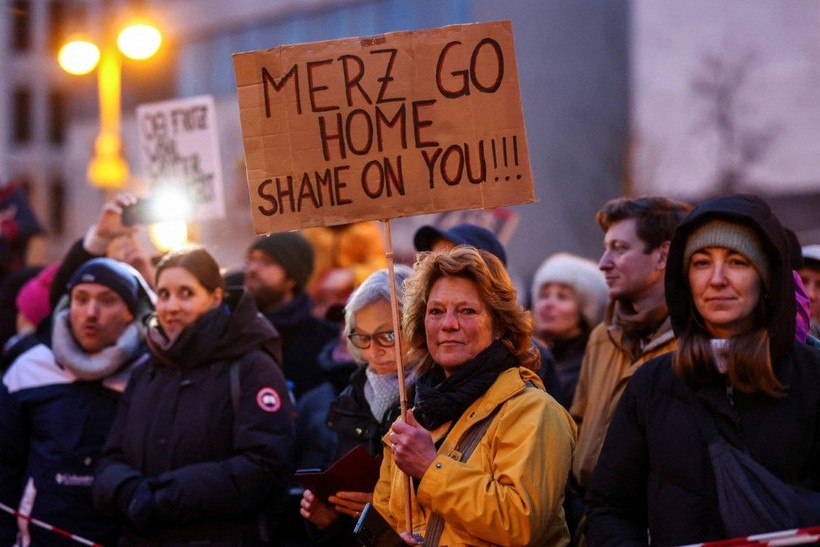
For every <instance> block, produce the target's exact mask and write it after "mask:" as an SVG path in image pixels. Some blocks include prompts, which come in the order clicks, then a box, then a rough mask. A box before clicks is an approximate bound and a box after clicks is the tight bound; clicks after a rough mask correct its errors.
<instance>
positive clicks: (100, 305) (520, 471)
mask: <svg viewBox="0 0 820 547" xmlns="http://www.w3.org/2000/svg"><path fill="white" fill-rule="evenodd" d="M133 199H134V198H133V196H129V195H121V196H118V197H117V198H116V199H114V200H112V201H110V202H108V203H106V204H104V205H103V207H102V209H101V211H100V214H99V217H98V218H97V219H96V221H95V222H94V223H93V224H92V225H91V226H90V227H89V230H88V232H87V234H86V235H85V236H84V237H83V238H82V239H80V240H78V241H77V242H76V243H75V244H74V245H73V246H72V247H71V248H70V249H69V250H68V251H67V252H66V254H65V256H64V257H62V259H61V260H60V261H59V262H55V263H52V264H49V265H47V266H44V267H33V268H31V267H30V268H26V269H24V268H22V267H20V268H18V269H17V271H19V272H20V273H19V274H18V275H15V274H16V273H17V272H10V273H6V278H7V279H4V280H3V282H2V284H0V307H2V308H3V309H2V310H0V311H2V312H3V313H4V314H5V315H8V314H9V313H10V312H13V313H14V314H15V315H16V316H17V317H15V318H14V319H15V323H14V325H13V326H9V325H8V324H7V325H5V329H4V332H3V335H4V336H3V340H2V342H3V346H2V347H3V349H2V356H1V357H0V365H1V366H2V372H3V381H2V385H0V545H20V546H52V545H54V546H62V545H74V544H76V543H77V542H80V543H86V544H98V545H106V546H114V545H123V546H139V545H162V546H183V545H214V546H239V545H283V546H291V547H307V546H312V545H328V546H346V545H359V544H362V543H360V542H364V544H368V543H366V540H367V539H368V538H366V537H365V536H366V535H368V537H369V540H370V541H372V543H370V544H373V545H376V544H377V543H376V541H377V540H376V539H373V538H372V537H370V536H372V533H369V534H358V535H357V534H356V532H354V530H355V529H356V528H357V523H358V524H359V525H361V524H362V523H361V522H359V521H360V520H363V519H362V515H363V514H364V515H368V514H371V515H372V514H377V515H378V516H379V517H380V518H381V519H383V520H384V521H385V522H386V524H387V526H388V527H389V528H392V530H393V531H395V533H396V534H395V541H397V542H399V543H397V544H405V545H416V544H421V545H425V546H427V545H429V546H435V545H451V546H452V545H478V546H485V545H486V546H490V545H519V546H525V545H535V546H541V545H544V546H553V545H555V546H562V545H590V546H597V545H647V544H653V545H680V544H691V543H701V542H708V541H717V540H723V539H728V538H732V537H738V536H745V535H749V534H755V533H761V532H771V531H776V530H781V529H789V528H797V527H801V526H812V525H820V340H818V339H817V336H818V334H820V245H817V244H805V245H802V246H801V244H800V242H799V241H797V239H796V237H795V235H794V233H792V232H790V231H789V230H788V229H787V228H785V227H784V226H783V223H782V222H781V220H780V219H778V218H777V217H776V216H775V215H774V214H773V213H772V212H771V210H770V208H769V207H768V205H767V204H766V202H765V201H764V200H763V199H761V198H759V197H756V196H753V195H728V196H720V197H715V198H710V199H706V200H704V201H703V202H701V203H699V204H696V205H695V204H691V205H690V204H687V203H683V202H680V201H675V200H672V199H668V198H664V197H657V196H644V197H636V198H626V197H624V198H617V199H613V200H610V201H608V202H606V203H603V204H602V206H601V208H600V210H599V211H598V214H597V217H596V219H595V221H597V224H598V225H599V227H600V229H601V232H602V239H603V253H602V255H601V256H600V257H599V258H598V260H597V262H596V261H595V260H593V259H592V257H582V256H577V255H574V254H571V253H568V252H559V253H556V254H553V255H552V256H549V257H547V258H546V260H545V261H544V262H543V264H542V265H541V266H540V267H539V268H538V269H537V271H536V272H535V273H534V275H533V278H532V283H531V286H530V287H529V290H528V291H521V290H519V289H517V288H516V286H515V284H514V283H513V281H512V279H511V277H510V275H509V274H508V271H507V254H506V251H505V249H504V246H503V245H502V244H501V242H500V241H499V240H498V238H497V237H496V236H495V235H494V234H493V233H492V232H491V231H490V230H487V229H485V228H483V227H480V226H476V225H472V224H460V225H457V226H451V227H438V226H423V227H422V228H420V229H419V230H418V231H417V232H416V233H415V236H414V238H413V243H414V246H415V248H416V250H417V251H418V254H417V256H416V260H415V262H414V263H413V264H407V265H404V264H396V265H392V264H390V265H389V267H388V268H386V266H388V264H387V262H386V257H385V252H384V249H385V245H384V242H383V241H382V240H381V234H380V232H379V231H378V229H377V227H376V226H375V224H373V223H357V224H354V225H350V226H344V227H333V228H322V229H313V230H311V231H309V232H308V231H305V232H288V233H275V234H270V235H265V236H260V237H257V238H256V239H254V240H252V241H250V242H249V244H248V246H247V250H246V254H245V258H246V259H245V264H244V267H243V268H241V269H240V270H236V271H226V270H225V269H224V268H221V267H220V265H219V264H218V263H217V261H216V260H215V258H214V257H213V255H212V254H211V253H210V252H209V251H208V250H207V249H205V248H203V247H196V246H192V247H188V248H185V249H182V250H179V251H174V252H171V253H168V254H165V255H163V256H161V257H154V256H152V255H151V253H148V252H146V251H144V250H143V248H142V247H141V246H140V244H139V242H138V239H137V238H135V237H134V234H135V230H137V229H138V228H136V227H133V226H125V225H124V224H123V223H122V216H121V215H122V210H123V207H125V206H126V205H128V204H129V203H131V202H132V201H133ZM590 220H591V222H592V219H590ZM6 323H8V321H6ZM362 448H364V450H365V451H366V453H367V454H368V455H369V456H368V457H369V458H371V459H372V460H373V461H374V462H377V463H374V465H378V466H379V471H378V480H377V481H376V482H375V485H373V484H370V485H360V486H358V487H350V488H346V489H343V490H338V491H332V492H330V493H320V492H318V491H314V490H312V489H311V488H310V487H308V488H305V487H303V485H302V484H301V483H300V480H299V477H300V474H299V473H296V471H297V470H299V469H304V468H317V469H319V470H324V469H328V468H330V467H331V466H332V465H333V464H334V463H336V462H338V461H339V460H344V458H346V457H348V456H349V455H350V454H353V453H354V452H355V451H356V449H358V450H362ZM374 480H375V477H374ZM371 532H372V531H371Z"/></svg>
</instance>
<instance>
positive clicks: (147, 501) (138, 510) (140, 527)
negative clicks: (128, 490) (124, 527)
mask: <svg viewBox="0 0 820 547" xmlns="http://www.w3.org/2000/svg"><path fill="white" fill-rule="evenodd" d="M126 516H127V518H128V522H129V523H130V525H131V528H133V529H134V530H135V531H136V532H137V533H138V534H141V535H146V534H149V533H150V532H153V531H154V530H156V529H157V528H159V527H160V526H161V525H162V524H163V518H162V515H161V514H160V512H159V507H157V503H156V501H155V500H154V492H153V490H152V488H151V483H150V481H149V480H148V479H142V480H140V482H139V485H138V486H137V489H136V490H135V491H134V495H133V496H132V497H131V501H130V503H129V504H128V512H127V514H126Z"/></svg>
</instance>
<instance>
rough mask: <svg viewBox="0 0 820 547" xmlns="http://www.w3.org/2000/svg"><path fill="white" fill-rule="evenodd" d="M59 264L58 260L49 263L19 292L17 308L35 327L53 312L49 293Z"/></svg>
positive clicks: (16, 302) (16, 300)
mask: <svg viewBox="0 0 820 547" xmlns="http://www.w3.org/2000/svg"><path fill="white" fill-rule="evenodd" d="M59 265H60V264H59V263H58V262H54V263H53V264H49V265H48V266H46V267H45V268H43V270H42V271H41V272H40V273H38V274H37V275H36V276H34V277H33V278H31V279H30V280H29V281H28V282H27V283H26V284H25V285H23V287H22V288H21V289H20V292H18V293H17V298H16V299H15V304H17V310H18V311H19V312H20V313H21V314H22V315H23V317H25V318H26V319H27V320H28V321H29V322H30V323H31V324H32V325H34V326H35V327H36V326H37V325H39V324H40V322H41V321H42V320H43V319H45V318H46V317H47V316H48V314H49V313H51V306H50V304H49V301H48V293H49V290H50V288H51V280H52V279H54V274H56V273H57V267H58V266H59Z"/></svg>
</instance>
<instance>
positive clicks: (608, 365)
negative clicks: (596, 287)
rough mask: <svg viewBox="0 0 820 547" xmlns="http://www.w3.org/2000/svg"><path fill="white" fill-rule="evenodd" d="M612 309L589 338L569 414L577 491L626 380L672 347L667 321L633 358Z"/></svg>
mask: <svg viewBox="0 0 820 547" xmlns="http://www.w3.org/2000/svg"><path fill="white" fill-rule="evenodd" d="M614 309H615V306H614V305H613V304H610V306H609V308H608V309H607V314H606V318H605V319H604V322H603V323H601V324H600V325H598V326H597V327H595V328H594V329H592V332H591V333H590V335H589V340H588V341H587V347H586V351H585V353H584V358H583V362H582V364H581V374H580V377H579V378H578V385H577V387H576V390H575V398H574V399H573V401H572V407H571V408H570V411H569V412H570V414H571V415H572V417H573V418H575V421H576V422H578V426H579V431H578V445H577V446H576V447H575V454H574V455H573V458H572V476H573V479H574V482H575V484H576V486H579V487H581V489H585V488H586V487H587V486H589V482H590V480H591V479H592V472H593V471H594V470H595V465H596V463H597V462H598V455H599V454H600V452H601V446H603V444H604V438H605V437H606V432H607V429H608V428H609V423H610V422H611V421H612V416H613V414H614V413H615V408H616V407H617V405H618V401H619V400H620V398H621V395H622V394H623V392H624V389H625V388H626V384H627V383H628V382H629V379H630V378H631V377H632V375H633V374H634V373H635V371H636V370H638V368H639V367H640V366H641V365H643V364H644V363H646V362H647V361H649V360H650V359H652V358H654V357H657V356H658V355H662V354H664V353H666V352H669V351H672V350H673V349H674V348H675V336H674V333H673V332H672V324H671V322H670V321H669V319H668V318H667V319H666V320H665V321H664V322H663V323H662V324H661V326H660V327H658V329H657V330H656V331H655V333H654V334H653V335H652V336H651V337H650V341H649V342H648V343H647V344H646V346H644V348H643V353H642V354H641V355H640V356H639V357H638V358H637V359H636V358H633V357H632V355H631V354H630V352H629V351H628V350H627V349H626V346H625V344H624V343H623V330H622V329H621V328H620V327H619V326H618V322H617V317H616V315H615V311H614Z"/></svg>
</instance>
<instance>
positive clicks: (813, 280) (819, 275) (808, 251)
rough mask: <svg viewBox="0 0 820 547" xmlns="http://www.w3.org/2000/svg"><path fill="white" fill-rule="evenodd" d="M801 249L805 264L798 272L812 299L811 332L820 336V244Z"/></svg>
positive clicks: (815, 335)
mask: <svg viewBox="0 0 820 547" xmlns="http://www.w3.org/2000/svg"><path fill="white" fill-rule="evenodd" d="M801 250H802V254H803V266H802V267H801V268H799V269H798V270H797V273H798V275H800V280H801V281H803V287H804V288H805V289H806V294H807V295H808V297H809V299H810V300H811V316H810V320H809V321H810V323H809V324H810V327H809V334H811V335H812V336H814V337H815V338H820V245H806V246H804V247H803V248H802V249H801Z"/></svg>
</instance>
